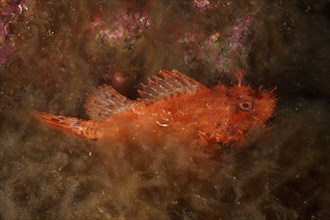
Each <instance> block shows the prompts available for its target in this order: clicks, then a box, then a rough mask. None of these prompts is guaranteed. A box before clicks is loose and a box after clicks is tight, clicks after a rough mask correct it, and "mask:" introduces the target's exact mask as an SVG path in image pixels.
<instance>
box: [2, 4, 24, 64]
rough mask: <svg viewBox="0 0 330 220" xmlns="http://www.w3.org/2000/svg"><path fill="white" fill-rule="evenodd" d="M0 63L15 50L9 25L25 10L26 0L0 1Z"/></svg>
mask: <svg viewBox="0 0 330 220" xmlns="http://www.w3.org/2000/svg"><path fill="white" fill-rule="evenodd" d="M0 3H1V5H0V65H1V64H4V63H5V62H6V60H7V58H8V57H9V56H10V55H11V54H12V53H13V52H14V51H15V50H16V46H15V43H14V42H13V41H12V40H11V35H12V33H11V27H10V26H11V25H12V24H14V23H15V22H16V21H17V18H18V16H20V15H22V14H23V13H24V11H26V10H27V0H1V1H0Z"/></svg>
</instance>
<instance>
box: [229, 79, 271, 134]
mask: <svg viewBox="0 0 330 220" xmlns="http://www.w3.org/2000/svg"><path fill="white" fill-rule="evenodd" d="M274 91H275V89H273V90H270V91H268V90H266V89H263V87H262V86H261V87H259V89H253V88H251V87H250V86H245V85H241V83H239V84H237V85H233V86H232V87H230V88H228V93H227V95H228V96H227V97H228V103H229V105H230V109H231V114H230V115H231V116H230V119H229V120H228V124H229V128H228V129H227V130H228V131H229V135H230V138H228V140H229V139H231V140H239V139H241V138H242V137H243V136H244V134H245V133H246V132H248V131H249V130H250V129H251V128H252V127H260V126H264V124H265V123H266V121H267V120H268V119H270V118H271V117H272V116H273V114H274V110H275V107H276V97H275V94H274Z"/></svg>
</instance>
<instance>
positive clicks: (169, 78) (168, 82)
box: [138, 70, 205, 101]
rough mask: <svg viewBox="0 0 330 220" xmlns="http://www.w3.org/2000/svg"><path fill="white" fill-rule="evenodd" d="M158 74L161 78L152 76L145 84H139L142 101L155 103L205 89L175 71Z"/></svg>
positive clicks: (164, 71) (162, 71) (163, 71)
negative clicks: (180, 94) (161, 99)
mask: <svg viewBox="0 0 330 220" xmlns="http://www.w3.org/2000/svg"><path fill="white" fill-rule="evenodd" d="M159 74H160V75H161V76H162V78H161V77H158V76H153V77H151V78H149V79H148V82H147V84H141V85H142V90H138V92H139V94H140V96H141V98H142V99H144V100H148V101H155V100H157V99H160V98H163V97H167V96H170V95H172V94H178V93H185V92H189V91H196V90H197V89H198V88H201V87H205V86H204V85H202V84H201V83H199V82H197V81H196V80H194V79H192V78H189V77H188V76H186V75H184V74H183V73H180V72H179V71H177V70H172V71H167V70H161V71H160V72H159Z"/></svg>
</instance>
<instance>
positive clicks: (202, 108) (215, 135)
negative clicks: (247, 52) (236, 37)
mask: <svg viewBox="0 0 330 220" xmlns="http://www.w3.org/2000/svg"><path fill="white" fill-rule="evenodd" d="M244 75H245V71H244V70H238V71H237V72H236V73H235V76H236V78H237V83H235V84H234V83H232V84H231V85H224V84H221V83H219V84H218V85H216V86H213V87H207V86H205V85H203V84H202V83H200V82H198V81H196V80H194V79H192V78H190V77H188V76H187V75H185V74H183V73H181V72H179V71H177V70H172V71H168V70H161V71H160V72H159V74H156V75H154V76H152V77H150V78H149V79H148V81H147V83H146V84H143V83H141V86H142V89H141V90H138V93H139V95H140V97H139V98H138V99H136V100H130V99H128V98H126V97H125V96H123V95H121V94H120V93H118V92H117V91H116V90H115V89H114V88H113V87H111V86H110V85H102V86H99V87H98V88H97V89H95V90H94V91H93V92H92V93H91V94H90V95H89V97H88V98H87V101H86V104H85V108H86V111H87V115H88V117H89V119H88V120H85V119H79V118H76V117H69V116H62V115H54V114H52V113H46V112H40V111H34V112H33V116H34V117H36V118H37V119H39V120H41V121H43V122H45V123H46V124H48V125H50V126H52V127H55V128H58V129H60V130H63V131H65V132H68V133H71V134H74V135H78V136H81V137H85V138H88V139H94V140H97V139H100V138H102V137H104V136H109V135H110V136H111V137H112V138H114V139H118V140H120V138H123V135H124V134H125V137H127V136H130V135H131V134H132V131H131V130H130V129H132V128H133V127H134V129H135V133H136V132H137V131H138V132H139V131H141V132H143V131H144V130H152V131H153V133H152V134H153V135H150V134H151V133H148V134H149V135H150V136H152V137H147V136H146V137H145V138H155V137H156V136H157V133H159V132H163V131H165V132H166V129H169V128H180V129H177V130H176V132H179V133H180V132H184V131H185V130H187V129H188V130H189V131H190V132H191V133H193V135H194V137H196V138H197V139H201V140H203V141H204V142H207V143H210V144H211V143H212V144H214V143H219V144H228V143H232V142H237V141H240V140H241V139H243V138H244V136H245V135H246V134H247V132H249V131H250V130H251V129H252V128H254V127H263V126H265V123H266V122H267V121H268V120H269V119H270V118H271V117H272V116H273V115H274V110H275V107H276V101H277V99H276V97H275V94H274V90H275V89H272V90H266V89H264V88H263V87H262V86H260V87H259V88H258V89H253V88H252V87H251V86H247V85H244V84H242V79H243V77H244ZM128 125H130V126H128ZM125 129H126V130H125ZM141 135H142V133H141Z"/></svg>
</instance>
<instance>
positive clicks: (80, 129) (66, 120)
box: [32, 111, 97, 139]
mask: <svg viewBox="0 0 330 220" xmlns="http://www.w3.org/2000/svg"><path fill="white" fill-rule="evenodd" d="M32 116H33V117H34V118H36V119H38V120H41V121H43V122H45V123H46V124H48V125H50V126H52V127H55V128H58V129H60V130H62V131H66V132H69V133H72V134H75V135H82V136H85V137H87V138H91V139H96V138H97V136H96V132H95V131H94V129H93V127H92V126H91V123H90V121H85V120H81V119H78V118H74V117H67V116H61V115H54V114H51V113H46V112H38V111H34V112H32Z"/></svg>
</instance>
